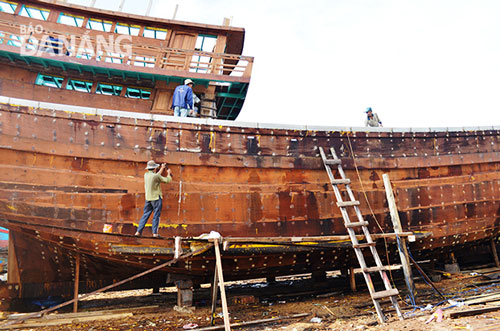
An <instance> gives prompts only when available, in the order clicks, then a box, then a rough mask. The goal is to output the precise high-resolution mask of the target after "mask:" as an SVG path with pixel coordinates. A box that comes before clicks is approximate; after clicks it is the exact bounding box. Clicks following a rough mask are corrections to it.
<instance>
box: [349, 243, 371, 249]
mask: <svg viewBox="0 0 500 331" xmlns="http://www.w3.org/2000/svg"><path fill="white" fill-rule="evenodd" d="M376 245H377V244H376V243H363V244H352V247H354V248H365V247H372V246H376Z"/></svg>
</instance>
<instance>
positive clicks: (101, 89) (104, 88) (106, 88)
mask: <svg viewBox="0 0 500 331" xmlns="http://www.w3.org/2000/svg"><path fill="white" fill-rule="evenodd" d="M122 90H123V86H121V85H113V84H106V83H99V84H97V89H96V90H95V93H96V94H104V95H117V96H119V95H120V94H121V93H122Z"/></svg>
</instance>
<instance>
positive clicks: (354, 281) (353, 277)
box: [349, 267, 357, 292]
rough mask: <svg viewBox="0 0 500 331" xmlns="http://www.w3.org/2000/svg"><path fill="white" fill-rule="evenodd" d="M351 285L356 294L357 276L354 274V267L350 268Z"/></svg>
mask: <svg viewBox="0 0 500 331" xmlns="http://www.w3.org/2000/svg"><path fill="white" fill-rule="evenodd" d="M349 284H350V285H351V291H353V292H356V291H357V289H356V274H355V273H354V267H349Z"/></svg>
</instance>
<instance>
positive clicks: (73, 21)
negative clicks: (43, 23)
mask: <svg viewBox="0 0 500 331" xmlns="http://www.w3.org/2000/svg"><path fill="white" fill-rule="evenodd" d="M83 18H84V17H83V16H76V15H71V14H65V13H61V14H60V15H59V18H58V19H57V23H62V24H66V25H71V26H76V27H79V28H81V27H82V25H83Z"/></svg>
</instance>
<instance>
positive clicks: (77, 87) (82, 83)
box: [66, 79, 93, 93]
mask: <svg viewBox="0 0 500 331" xmlns="http://www.w3.org/2000/svg"><path fill="white" fill-rule="evenodd" d="M92 85H93V82H91V81H88V80H77V79H68V84H67V85H66V89H67V90H71V91H77V92H85V93H90V92H91V91H92Z"/></svg>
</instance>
